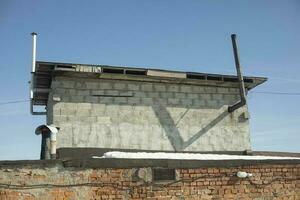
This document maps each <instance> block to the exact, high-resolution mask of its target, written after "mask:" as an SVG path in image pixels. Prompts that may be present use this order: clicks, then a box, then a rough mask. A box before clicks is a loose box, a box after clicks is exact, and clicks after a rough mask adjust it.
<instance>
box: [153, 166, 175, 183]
mask: <svg viewBox="0 0 300 200" xmlns="http://www.w3.org/2000/svg"><path fill="white" fill-rule="evenodd" d="M175 179H176V177H175V169H153V181H174V180H175Z"/></svg>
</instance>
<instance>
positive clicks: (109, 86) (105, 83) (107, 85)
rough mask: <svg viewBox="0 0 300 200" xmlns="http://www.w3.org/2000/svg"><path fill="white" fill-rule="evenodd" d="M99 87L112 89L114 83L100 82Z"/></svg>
mask: <svg viewBox="0 0 300 200" xmlns="http://www.w3.org/2000/svg"><path fill="white" fill-rule="evenodd" d="M99 88H100V89H102V90H111V89H113V84H112V83H109V82H100V83H99Z"/></svg>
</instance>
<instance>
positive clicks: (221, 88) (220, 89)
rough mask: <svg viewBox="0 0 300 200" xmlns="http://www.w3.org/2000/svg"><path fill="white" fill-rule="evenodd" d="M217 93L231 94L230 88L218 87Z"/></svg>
mask: <svg viewBox="0 0 300 200" xmlns="http://www.w3.org/2000/svg"><path fill="white" fill-rule="evenodd" d="M217 92H218V93H222V94H224V93H228V92H229V88H226V87H218V88H217Z"/></svg>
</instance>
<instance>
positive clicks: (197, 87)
mask: <svg viewBox="0 0 300 200" xmlns="http://www.w3.org/2000/svg"><path fill="white" fill-rule="evenodd" d="M204 91H205V87H204V86H201V85H193V86H192V92H195V93H203V92H204Z"/></svg>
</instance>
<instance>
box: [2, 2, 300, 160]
mask: <svg viewBox="0 0 300 200" xmlns="http://www.w3.org/2000/svg"><path fill="white" fill-rule="evenodd" d="M83 2H85V3H83ZM299 19H300V1H293V0H286V1H276V0H270V1H267V0H258V1H256V0H251V1H239V0H236V1H208V0H207V1H204V0H203V1H198V0H189V1H183V0H182V1H174V0H169V1H167V0H163V1H155V0H152V1H150V0H149V1H146V0H136V1H134V0H128V1H122V0H119V1H114V0H113V1H96V0H95V1H92V0H90V1H75V0H72V1H71V0H70V1H62V0H59V1H58V0H57V1H54V0H51V1H50V0H49V1H41V0H27V1H16V0H1V1H0V67H1V68H0V69H1V71H0V83H1V84H0V91H1V95H0V160H5V159H39V151H40V140H41V138H40V137H39V136H36V135H35V134H34V130H35V128H36V127H37V126H38V125H40V124H43V123H45V117H44V116H31V115H30V113H29V105H28V102H24V103H15V104H2V103H4V102H9V101H17V100H28V98H29V94H28V92H29V89H28V83H27V82H28V81H29V79H30V73H29V72H30V64H31V48H32V47H31V36H30V33H31V32H33V31H35V32H37V33H38V34H39V35H38V48H37V59H38V60H43V61H59V62H74V63H91V64H108V65H120V66H140V67H149V68H151V67H155V68H162V69H169V70H183V71H197V72H209V73H225V74H235V66H234V60H233V55H232V47H231V40H230V34H231V33H236V34H237V36H238V45H239V49H240V57H241V64H242V66H243V70H244V75H255V76H265V77H268V78H269V80H268V81H267V83H265V84H263V85H261V86H259V87H257V88H255V89H254V90H253V91H256V92H259V91H262V92H283V93H298V95H283V94H281V95H278V94H261V93H253V92H250V93H249V109H250V114H251V121H250V123H251V142H252V149H253V150H270V151H292V152H300V144H299V142H300V105H299V102H300V95H299V93H300V89H299V87H300V79H299V76H300V24H299Z"/></svg>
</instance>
